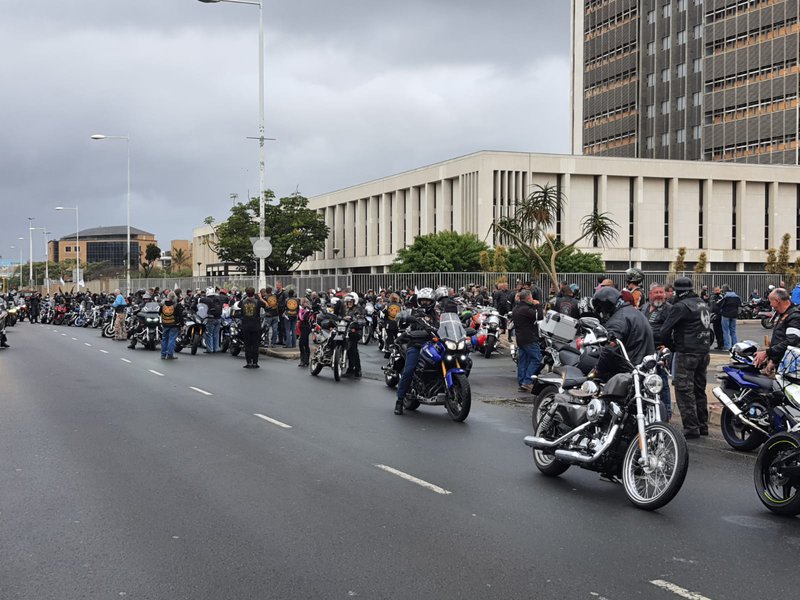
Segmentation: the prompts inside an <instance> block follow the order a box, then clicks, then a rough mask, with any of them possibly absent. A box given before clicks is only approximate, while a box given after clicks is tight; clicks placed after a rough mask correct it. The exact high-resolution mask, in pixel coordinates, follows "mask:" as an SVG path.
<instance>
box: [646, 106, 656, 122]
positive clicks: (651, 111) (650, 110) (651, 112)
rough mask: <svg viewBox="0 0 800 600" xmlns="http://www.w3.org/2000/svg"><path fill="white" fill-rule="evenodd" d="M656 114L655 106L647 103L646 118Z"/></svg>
mask: <svg viewBox="0 0 800 600" xmlns="http://www.w3.org/2000/svg"><path fill="white" fill-rule="evenodd" d="M655 116H656V106H655V104H648V105H647V118H648V119H652V118H653V117H655Z"/></svg>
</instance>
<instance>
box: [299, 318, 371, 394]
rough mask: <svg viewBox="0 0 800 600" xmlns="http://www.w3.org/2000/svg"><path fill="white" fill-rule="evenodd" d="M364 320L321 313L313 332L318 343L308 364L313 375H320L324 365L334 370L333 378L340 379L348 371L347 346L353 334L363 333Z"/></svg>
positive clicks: (313, 336) (313, 338) (313, 337)
mask: <svg viewBox="0 0 800 600" xmlns="http://www.w3.org/2000/svg"><path fill="white" fill-rule="evenodd" d="M363 325H364V322H363V320H361V319H356V320H351V319H350V318H347V317H346V318H344V319H340V318H339V317H337V316H335V315H332V314H329V313H320V314H319V315H318V316H317V324H316V325H315V326H314V331H313V332H312V341H313V342H314V344H316V347H315V348H314V352H312V353H311V359H310V360H309V363H308V366H309V370H310V372H311V374H312V375H315V376H316V375H319V374H320V373H321V372H322V368H323V367H330V368H331V369H332V370H333V379H334V380H335V381H339V380H340V379H341V378H342V375H343V374H344V373H345V372H346V371H347V367H348V361H347V348H348V346H349V344H350V341H349V338H350V335H351V334H359V335H360V333H361V328H362V327H363Z"/></svg>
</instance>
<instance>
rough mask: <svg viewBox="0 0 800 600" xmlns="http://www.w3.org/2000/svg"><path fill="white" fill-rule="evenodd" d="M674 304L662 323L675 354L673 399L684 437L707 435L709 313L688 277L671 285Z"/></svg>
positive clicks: (663, 335) (666, 337)
mask: <svg viewBox="0 0 800 600" xmlns="http://www.w3.org/2000/svg"><path fill="white" fill-rule="evenodd" d="M673 286H674V287H675V298H676V300H675V303H674V304H673V305H672V308H670V311H669V313H668V314H667V318H666V319H664V322H663V323H662V324H661V337H662V338H663V339H665V340H669V344H668V346H669V348H670V349H671V350H673V351H674V352H676V353H677V356H676V357H675V358H674V360H675V371H674V372H675V399H676V400H677V402H678V409H679V410H680V411H681V420H682V421H683V434H684V436H685V437H686V438H688V439H692V438H698V437H700V436H701V435H708V400H707V398H706V371H707V369H708V362H709V356H708V354H709V349H710V347H711V311H710V310H709V308H708V305H707V304H706V303H705V302H703V300H702V299H701V298H700V297H699V296H698V295H697V294H696V293H695V292H694V284H693V282H692V280H691V279H690V278H689V277H678V278H677V279H676V280H675V282H674V283H673Z"/></svg>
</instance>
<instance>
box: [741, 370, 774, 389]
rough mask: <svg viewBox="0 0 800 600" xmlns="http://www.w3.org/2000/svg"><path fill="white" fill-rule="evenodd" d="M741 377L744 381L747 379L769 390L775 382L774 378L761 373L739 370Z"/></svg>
mask: <svg viewBox="0 0 800 600" xmlns="http://www.w3.org/2000/svg"><path fill="white" fill-rule="evenodd" d="M740 374H741V377H742V379H744V380H745V381H749V382H750V383H755V384H756V385H757V386H758V387H761V388H764V389H766V390H771V389H772V386H773V384H774V383H775V380H774V379H771V378H769V377H764V376H763V375H755V374H751V373H742V372H741V371H740Z"/></svg>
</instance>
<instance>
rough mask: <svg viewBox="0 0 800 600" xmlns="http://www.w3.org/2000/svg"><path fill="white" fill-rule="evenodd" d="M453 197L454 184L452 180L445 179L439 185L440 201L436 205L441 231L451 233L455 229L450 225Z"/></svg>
mask: <svg viewBox="0 0 800 600" xmlns="http://www.w3.org/2000/svg"><path fill="white" fill-rule="evenodd" d="M439 192H441V193H439ZM452 195H453V184H452V182H451V180H450V179H443V180H442V181H441V182H440V183H439V184H438V185H437V197H438V198H439V201H438V203H437V204H436V225H437V229H438V230H439V231H451V230H452V229H453V227H452V225H451V223H450V220H451V214H450V210H451V208H452V206H453V200H452Z"/></svg>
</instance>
